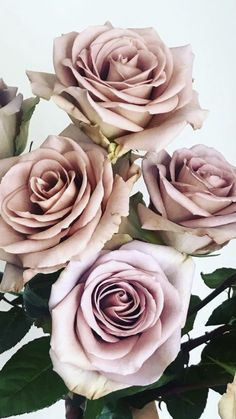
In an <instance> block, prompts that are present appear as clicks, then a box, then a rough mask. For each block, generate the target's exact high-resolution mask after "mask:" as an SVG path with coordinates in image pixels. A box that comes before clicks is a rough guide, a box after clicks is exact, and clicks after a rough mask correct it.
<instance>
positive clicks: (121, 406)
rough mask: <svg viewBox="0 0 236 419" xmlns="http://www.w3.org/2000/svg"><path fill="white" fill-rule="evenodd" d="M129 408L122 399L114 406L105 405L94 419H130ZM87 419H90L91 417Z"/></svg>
mask: <svg viewBox="0 0 236 419" xmlns="http://www.w3.org/2000/svg"><path fill="white" fill-rule="evenodd" d="M132 418H133V416H132V413H131V410H130V407H129V406H128V404H127V403H126V402H125V400H124V399H122V400H119V401H118V402H117V403H116V404H114V405H112V404H108V405H105V406H104V408H103V409H102V411H101V413H100V415H99V416H96V418H94V419H132ZM88 419H92V416H91V417H90V418H89V417H88Z"/></svg>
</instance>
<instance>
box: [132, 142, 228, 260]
mask: <svg viewBox="0 0 236 419" xmlns="http://www.w3.org/2000/svg"><path fill="white" fill-rule="evenodd" d="M143 176H144V180H145V183H146V186H147V188H148V191H149V195H150V199H151V205H150V209H148V208H145V207H144V206H143V205H140V207H139V215H140V218H141V222H142V225H143V228H145V229H150V230H158V231H159V232H158V234H160V235H161V237H162V238H163V239H164V241H165V242H166V243H167V244H169V245H171V246H174V247H175V248H176V249H178V250H180V251H183V252H186V253H195V254H198V253H208V252H210V251H214V250H216V249H219V248H221V247H222V246H223V245H225V244H226V243H227V242H228V241H229V240H231V239H233V238H235V237H236V171H235V168H234V167H233V166H231V164H230V163H228V162H227V161H226V160H225V158H224V157H223V156H222V154H220V153H219V152H218V151H216V150H215V149H213V148H210V147H206V146H204V145H196V146H194V147H192V148H190V149H186V148H184V149H182V150H178V151H175V152H174V154H173V156H172V157H170V156H169V155H168V154H167V153H166V152H165V151H162V152H161V153H159V154H156V153H148V154H147V155H146V157H145V158H144V160H143Z"/></svg>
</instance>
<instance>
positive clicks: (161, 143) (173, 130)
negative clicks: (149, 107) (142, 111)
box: [116, 92, 208, 152]
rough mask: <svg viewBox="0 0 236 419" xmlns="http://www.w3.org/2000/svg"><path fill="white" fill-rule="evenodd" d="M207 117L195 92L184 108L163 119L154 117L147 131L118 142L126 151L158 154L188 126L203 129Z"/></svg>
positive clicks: (127, 136) (119, 138) (128, 135)
mask: <svg viewBox="0 0 236 419" xmlns="http://www.w3.org/2000/svg"><path fill="white" fill-rule="evenodd" d="M207 115H208V111H206V110H204V109H201V107H200V105H199V102H198V95H197V93H196V92H193V97H192V100H191V102H189V103H188V104H187V105H185V106H184V107H183V108H181V109H179V110H177V111H176V112H170V113H168V114H165V115H164V116H163V117H162V116H160V115H157V116H154V117H153V119H152V121H151V123H150V125H149V126H147V127H146V129H145V130H143V131H141V132H138V133H131V134H127V135H124V136H122V137H118V138H116V142H117V143H118V144H120V145H122V146H123V147H124V148H125V150H126V151H128V150H132V149H139V150H147V151H156V152H158V151H161V150H162V149H163V148H165V147H166V146H167V145H168V144H169V143H170V142H171V141H172V140H173V139H174V138H175V137H177V136H178V135H179V134H180V132H181V131H182V130H183V129H184V128H185V126H186V125H187V124H190V125H191V126H192V127H193V129H199V128H201V126H202V124H203V122H204V120H205V119H206V117H207Z"/></svg>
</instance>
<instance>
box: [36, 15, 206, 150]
mask: <svg viewBox="0 0 236 419" xmlns="http://www.w3.org/2000/svg"><path fill="white" fill-rule="evenodd" d="M192 63H193V53H192V51H191V47H190V46H189V45H187V46H183V47H177V48H168V47H167V46H166V45H165V44H164V43H163V42H162V40H161V39H160V37H159V35H158V34H157V33H156V31H155V30H154V29H152V28H145V29H119V28H113V27H112V25H111V24H110V23H106V24H105V25H103V26H94V27H89V28H87V29H85V30H84V31H82V32H81V33H77V32H71V33H68V34H66V35H62V36H61V37H59V38H57V39H56V40H55V43H54V68H55V73H56V75H55V76H54V75H53V74H47V73H38V72H28V77H29V79H30V81H31V83H32V89H33V92H34V93H35V94H37V95H39V96H41V97H43V98H45V99H49V98H50V97H51V96H52V97H53V99H54V100H55V101H56V103H57V104H58V105H59V106H60V107H61V108H62V109H64V110H65V111H66V112H67V113H68V114H69V115H70V116H71V118H72V120H73V121H74V122H75V123H76V124H77V125H79V126H82V127H83V129H84V130H85V131H86V133H87V134H88V135H89V136H90V137H91V138H92V139H94V140H95V141H96V142H99V143H100V144H102V145H104V146H106V147H108V146H109V141H111V142H112V141H115V142H116V143H117V144H119V147H118V148H117V150H115V151H114V156H115V157H117V156H118V155H121V154H122V153H124V152H126V151H127V150H129V149H140V150H160V149H162V148H163V147H164V146H166V144H167V143H168V142H169V141H171V140H173V138H174V137H175V136H176V135H177V134H178V133H179V132H180V131H181V130H182V129H183V128H184V126H185V125H186V124H187V123H190V124H191V125H192V126H193V127H194V128H200V127H201V125H202V122H203V120H204V118H205V115H206V113H205V111H202V110H201V109H200V107H199V104H198V102H197V98H196V93H194V92H193V90H192ZM108 140H109V141H108Z"/></svg>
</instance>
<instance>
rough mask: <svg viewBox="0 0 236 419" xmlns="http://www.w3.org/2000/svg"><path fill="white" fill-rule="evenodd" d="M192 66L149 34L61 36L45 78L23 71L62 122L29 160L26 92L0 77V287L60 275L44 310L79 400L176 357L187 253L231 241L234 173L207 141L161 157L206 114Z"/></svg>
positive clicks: (153, 372) (189, 56) (149, 377)
mask: <svg viewBox="0 0 236 419" xmlns="http://www.w3.org/2000/svg"><path fill="white" fill-rule="evenodd" d="M193 58H194V56H193V53H192V50H191V47H190V46H189V45H186V46H181V47H175V48H168V47H167V46H166V45H165V44H164V42H163V41H162V40H161V38H160V37H159V35H158V34H157V32H156V31H155V30H154V29H151V28H146V29H120V28H113V27H112V25H111V24H110V23H106V24H105V25H102V26H95V27H89V28H87V29H85V30H84V31H82V32H80V33H77V32H71V33H68V34H65V35H62V36H61V37H59V38H57V39H56V40H55V43H54V54H53V60H54V68H55V74H47V73H39V72H33V71H29V72H28V73H27V74H28V77H29V79H30V82H31V84H32V91H33V93H34V94H35V95H37V96H38V97H41V98H44V99H50V98H52V99H53V100H54V101H55V103H56V104H57V105H58V106H59V107H60V108H61V109H62V110H63V111H65V112H66V113H67V114H68V115H69V116H70V118H71V120H72V124H71V125H70V126H69V127H68V128H67V129H66V130H65V131H64V132H63V134H62V135H59V136H52V135H50V136H49V137H48V138H47V139H46V141H44V142H43V143H42V144H41V146H40V147H39V148H38V149H36V150H33V151H29V152H28V153H25V154H21V153H22V151H23V148H22V145H21V142H19V141H20V140H19V138H20V128H19V127H20V124H21V120H22V115H23V114H22V112H23V111H22V104H23V99H22V95H20V94H18V95H17V94H16V89H15V88H11V87H7V86H6V85H5V84H4V83H3V81H2V80H0V157H1V158H2V160H1V168H0V177H1V184H0V258H1V259H2V260H3V261H6V262H7V265H6V269H5V273H4V275H3V279H2V282H1V284H0V287H1V291H2V292H5V291H14V292H15V291H19V290H21V289H22V288H23V287H24V285H25V284H26V283H28V281H30V280H32V278H34V277H35V275H37V274H38V273H41V274H42V273H43V274H45V281H46V278H47V276H46V274H50V273H54V272H57V271H59V270H62V272H61V273H60V275H59V278H58V279H57V281H56V282H55V283H54V285H53V286H52V290H51V296H50V301H49V309H50V314H51V319H52V334H51V335H52V336H51V350H50V356H51V360H52V363H53V367H54V370H55V371H56V372H57V373H58V374H59V375H60V376H61V377H62V379H63V380H64V382H65V384H66V386H67V387H68V389H69V390H70V391H72V392H73V393H77V394H80V395H83V396H85V397H87V398H89V399H96V398H99V397H102V396H104V395H106V394H108V393H111V392H113V391H115V390H120V389H123V388H126V387H130V386H133V385H140V386H144V385H145V386H146V385H149V384H152V383H154V382H155V381H157V380H158V379H159V378H160V377H161V376H162V374H163V372H164V370H165V369H166V368H167V367H168V365H169V364H170V363H171V362H172V361H173V360H174V359H175V358H176V357H177V355H178V352H179V350H180V342H181V328H182V327H183V326H184V325H185V321H186V316H187V312H188V307H189V301H190V296H191V285H192V279H193V274H194V263H193V260H192V258H191V255H199V254H200V255H202V254H207V253H210V252H213V251H215V250H217V249H219V248H221V247H222V246H224V245H225V244H226V243H228V242H229V240H231V239H233V238H235V237H236V171H235V168H234V167H233V166H232V165H231V164H230V163H228V162H227V161H226V160H225V158H224V157H223V156H222V155H221V154H220V153H219V152H218V151H216V150H214V149H211V148H209V147H207V146H204V145H195V146H194V147H192V148H190V149H187V148H184V149H181V150H177V151H175V152H174V153H173V155H172V156H170V155H169V154H168V153H167V151H166V150H165V148H166V146H167V145H168V144H169V143H170V142H171V141H172V140H173V139H174V138H175V137H176V136H177V135H178V134H179V133H180V132H181V131H182V129H183V128H184V127H185V126H186V125H187V124H190V125H191V126H192V127H193V128H194V129H197V128H201V126H202V124H203V122H204V119H205V117H206V115H207V112H206V111H205V110H203V109H201V107H200V105H199V102H198V97H197V93H196V92H195V91H194V90H193V76H192V65H193ZM37 100H38V99H37V98H36V99H35V101H34V102H33V103H31V105H34V106H35V103H36V101H37ZM27 123H28V121H27ZM140 151H142V153H140V154H137V152H140ZM143 151H145V152H147V153H146V154H145V155H144V156H143ZM19 154H21V155H19ZM141 156H142V167H141V168H140V167H139V166H138V164H137V159H138V157H141ZM140 175H142V176H143V179H144V182H145V185H146V188H147V191H148V194H149V196H150V202H148V203H147V205H145V204H144V203H140V204H139V205H138V207H137V212H136V214H135V215H136V218H138V217H139V221H140V231H139V237H138V238H139V240H137V237H135V234H132V222H133V223H134V220H132V216H131V215H130V216H129V204H130V196H131V191H132V187H133V185H134V183H135V182H136V181H137V180H138V178H139V177H140ZM128 216H129V224H130V225H131V228H129V230H126V228H125V227H124V226H125V225H126V223H125V221H126V220H127V217H128ZM122 226H123V227H122ZM147 230H150V231H151V233H152V237H154V238H156V242H153V241H152V242H151V241H150V242H148V240H147V236H146V235H144V231H145V232H146V231H147ZM121 231H122V232H121ZM133 231H134V230H133ZM142 234H143V236H142ZM158 240H159V243H161V244H154V243H158Z"/></svg>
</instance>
